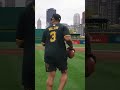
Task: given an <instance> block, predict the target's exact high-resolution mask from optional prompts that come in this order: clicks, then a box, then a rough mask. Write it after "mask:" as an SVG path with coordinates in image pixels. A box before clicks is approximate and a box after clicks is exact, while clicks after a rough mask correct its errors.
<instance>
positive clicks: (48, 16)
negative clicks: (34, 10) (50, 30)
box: [46, 8, 56, 27]
mask: <svg viewBox="0 0 120 90" xmlns="http://www.w3.org/2000/svg"><path fill="white" fill-rule="evenodd" d="M53 14H56V10H55V9H54V8H50V9H47V12H46V26H47V27H48V26H49V25H50V22H51V17H52V15H53Z"/></svg>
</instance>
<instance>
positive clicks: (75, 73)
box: [35, 50, 85, 90]
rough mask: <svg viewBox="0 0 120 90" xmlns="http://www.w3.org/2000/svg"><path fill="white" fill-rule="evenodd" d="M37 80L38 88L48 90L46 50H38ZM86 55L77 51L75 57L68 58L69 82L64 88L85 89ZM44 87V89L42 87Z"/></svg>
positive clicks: (57, 82)
mask: <svg viewBox="0 0 120 90" xmlns="http://www.w3.org/2000/svg"><path fill="white" fill-rule="evenodd" d="M35 55H36V63H35V64H36V67H35V82H36V90H46V79H47V73H46V72H45V66H44V59H43V58H44V57H43V55H44V51H42V50H36V52H35ZM84 60H85V57H84V53H81V52H80V53H76V55H75V57H74V58H73V59H71V60H68V68H69V69H68V82H67V84H66V87H65V89H64V90H85V75H84V73H85V68H84V67H85V63H84V62H85V61H84ZM59 78H60V72H59V71H57V74H56V78H55V82H54V89H53V90H57V87H58V85H59ZM41 88H42V89H41Z"/></svg>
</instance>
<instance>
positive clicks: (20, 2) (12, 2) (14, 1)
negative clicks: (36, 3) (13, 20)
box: [0, 0, 32, 7]
mask: <svg viewBox="0 0 120 90" xmlns="http://www.w3.org/2000/svg"><path fill="white" fill-rule="evenodd" d="M31 1H32V0H0V6H1V7H25V6H26V5H28V4H29V3H30V2H31Z"/></svg>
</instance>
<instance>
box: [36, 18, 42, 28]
mask: <svg viewBox="0 0 120 90" xmlns="http://www.w3.org/2000/svg"><path fill="white" fill-rule="evenodd" d="M37 29H41V20H40V19H38V21H37Z"/></svg>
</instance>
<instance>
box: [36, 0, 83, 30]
mask: <svg viewBox="0 0 120 90" xmlns="http://www.w3.org/2000/svg"><path fill="white" fill-rule="evenodd" d="M35 2H36V3H35V5H36V6H35V11H36V13H35V22H37V20H38V18H41V21H42V28H45V26H46V10H47V9H49V8H54V9H56V13H58V14H60V15H61V23H67V24H69V25H73V16H74V14H75V13H79V14H80V16H82V12H84V11H85V0H71V1H69V0H61V1H58V0H53V2H54V3H53V2H49V1H48V0H44V1H43V2H40V1H39V0H36V1H35ZM35 25H36V24H35Z"/></svg>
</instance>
